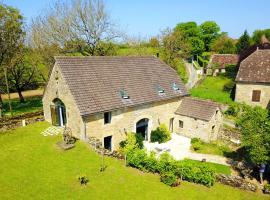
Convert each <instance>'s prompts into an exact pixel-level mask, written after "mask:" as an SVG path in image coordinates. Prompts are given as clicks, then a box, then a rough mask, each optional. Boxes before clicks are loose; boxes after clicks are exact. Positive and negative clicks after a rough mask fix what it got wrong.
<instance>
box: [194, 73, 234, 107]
mask: <svg viewBox="0 0 270 200" xmlns="http://www.w3.org/2000/svg"><path fill="white" fill-rule="evenodd" d="M232 82H233V81H232V80H231V79H230V78H227V77H225V76H216V77H212V76H208V77H206V78H205V79H204V80H203V82H202V83H201V84H200V85H199V86H197V87H195V88H192V89H191V90H190V93H191V95H192V96H194V97H199V98H202V99H211V100H213V101H216V102H219V103H224V104H230V103H233V100H232V98H231V92H230V91H224V86H225V85H227V84H231V83H232Z"/></svg>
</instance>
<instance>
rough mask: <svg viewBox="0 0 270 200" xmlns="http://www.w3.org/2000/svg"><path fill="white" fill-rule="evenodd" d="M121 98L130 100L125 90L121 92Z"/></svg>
mask: <svg viewBox="0 0 270 200" xmlns="http://www.w3.org/2000/svg"><path fill="white" fill-rule="evenodd" d="M120 96H121V98H122V99H129V96H128V93H127V92H126V91H125V90H124V89H122V90H120Z"/></svg>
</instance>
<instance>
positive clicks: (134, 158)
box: [127, 149, 147, 171]
mask: <svg viewBox="0 0 270 200" xmlns="http://www.w3.org/2000/svg"><path fill="white" fill-rule="evenodd" d="M146 161H147V154H146V152H145V150H144V149H133V150H130V151H129V152H128V153H127V164H128V165H129V166H131V167H135V168H138V169H140V170H143V171H145V170H146V169H145V166H146Z"/></svg>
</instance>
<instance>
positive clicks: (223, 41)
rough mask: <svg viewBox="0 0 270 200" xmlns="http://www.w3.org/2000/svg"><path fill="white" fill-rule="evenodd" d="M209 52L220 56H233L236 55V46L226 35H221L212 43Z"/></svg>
mask: <svg viewBox="0 0 270 200" xmlns="http://www.w3.org/2000/svg"><path fill="white" fill-rule="evenodd" d="M211 50H212V51H214V52H217V53H220V54H234V53H236V46H235V42H234V40H233V39H231V38H229V37H228V36H227V35H222V36H220V37H218V38H217V39H216V40H215V41H214V42H213V44H212V45H211Z"/></svg>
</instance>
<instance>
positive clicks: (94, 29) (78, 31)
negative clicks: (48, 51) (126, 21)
mask: <svg viewBox="0 0 270 200" xmlns="http://www.w3.org/2000/svg"><path fill="white" fill-rule="evenodd" d="M119 36H120V33H119V31H117V30H116V25H115V24H114V23H113V22H112V20H111V18H110V16H109V15H108V13H107V12H106V10H105V4H104V3H103V1H102V0H73V1H68V0H66V1H64V2H62V3H61V2H57V3H55V4H54V5H53V6H52V8H51V9H50V10H49V11H48V12H47V13H45V15H41V16H39V17H37V18H36V19H35V20H33V21H32V43H33V45H34V46H38V47H40V46H44V45H52V44H57V45H58V46H60V47H63V46H64V45H65V44H66V43H67V42H69V41H82V42H84V44H85V48H84V51H82V52H81V53H85V52H86V53H87V55H99V53H100V52H103V53H104V52H106V51H103V50H101V49H102V48H103V47H104V44H109V43H110V42H111V41H112V40H113V39H115V38H117V37H119Z"/></svg>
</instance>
